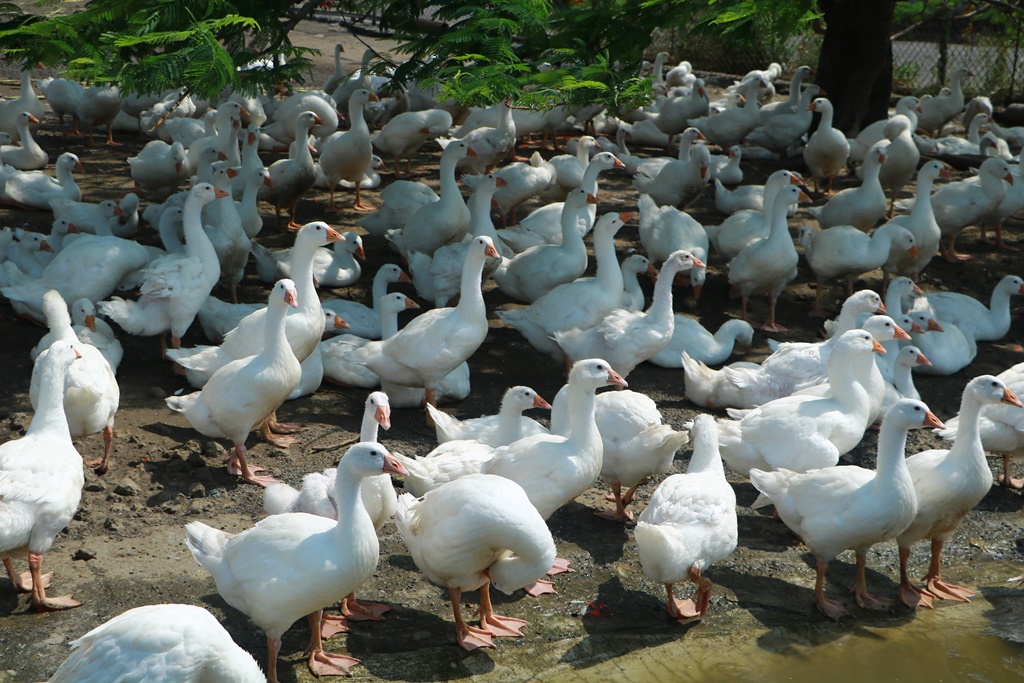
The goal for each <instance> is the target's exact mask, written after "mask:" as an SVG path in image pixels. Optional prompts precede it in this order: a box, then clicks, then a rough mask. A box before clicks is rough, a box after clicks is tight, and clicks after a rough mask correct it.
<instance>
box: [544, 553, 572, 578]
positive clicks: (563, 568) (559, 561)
mask: <svg viewBox="0 0 1024 683" xmlns="http://www.w3.org/2000/svg"><path fill="white" fill-rule="evenodd" d="M572 571H575V570H573V569H569V560H567V559H565V558H563V557H556V558H555V563H554V564H552V565H551V569H549V570H548V576H554V575H555V574H564V573H566V572H572Z"/></svg>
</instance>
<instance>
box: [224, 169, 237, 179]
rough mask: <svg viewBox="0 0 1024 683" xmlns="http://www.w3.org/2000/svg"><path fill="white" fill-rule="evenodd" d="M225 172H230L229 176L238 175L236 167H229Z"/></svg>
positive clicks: (234, 176)
mask: <svg viewBox="0 0 1024 683" xmlns="http://www.w3.org/2000/svg"><path fill="white" fill-rule="evenodd" d="M225 173H227V174H228V178H236V177H238V171H236V170H235V169H233V168H229V169H227V170H226V171H225Z"/></svg>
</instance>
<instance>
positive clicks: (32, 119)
mask: <svg viewBox="0 0 1024 683" xmlns="http://www.w3.org/2000/svg"><path fill="white" fill-rule="evenodd" d="M28 122H29V123H39V119H37V118H36V117H34V116H32V114H29V115H28Z"/></svg>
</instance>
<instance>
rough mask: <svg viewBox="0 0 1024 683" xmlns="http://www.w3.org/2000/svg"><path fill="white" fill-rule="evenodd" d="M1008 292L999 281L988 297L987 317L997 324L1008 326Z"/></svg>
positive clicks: (1007, 327)
mask: <svg viewBox="0 0 1024 683" xmlns="http://www.w3.org/2000/svg"><path fill="white" fill-rule="evenodd" d="M1010 296H1011V294H1010V292H1009V291H1008V290H1007V289H1006V287H1004V286H1003V285H1002V283H999V284H998V285H996V288H995V289H993V290H992V297H991V298H990V299H989V307H988V309H989V310H988V316H987V317H988V318H989V320H990V321H992V322H993V323H996V324H997V325H998V326H1000V327H1003V326H1005V327H1006V329H1009V328H1010Z"/></svg>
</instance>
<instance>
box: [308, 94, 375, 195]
mask: <svg viewBox="0 0 1024 683" xmlns="http://www.w3.org/2000/svg"><path fill="white" fill-rule="evenodd" d="M377 101H379V100H378V98H377V96H376V95H374V94H373V93H372V92H370V91H369V90H363V89H362V88H360V89H359V90H356V91H355V92H354V93H352V96H351V98H349V101H348V118H349V129H348V130H347V131H345V132H344V133H341V134H339V135H338V136H337V137H332V138H331V139H330V141H329V142H328V143H327V144H326V145H324V146H323V149H322V150H321V151H320V170H322V171H323V173H324V176H325V177H326V179H327V187H328V190H329V192H330V195H331V196H330V200H329V201H328V203H327V208H328V210H329V211H337V210H338V205H337V204H335V203H334V190H335V188H336V187H337V186H338V183H339V182H341V181H342V180H347V181H349V182H351V183H355V188H356V201H355V204H353V208H354V209H355V210H356V211H373V209H374V208H375V207H374V206H372V205H370V204H364V203H363V200H362V197H361V196H360V191H361V187H362V184H361V183H360V181H361V180H362V179H363V174H364V173H366V170H367V169H368V168H369V167H370V161H371V159H372V157H373V143H372V142H371V140H370V128H369V127H368V126H367V125H366V119H365V118H364V116H363V107H364V106H365V105H366V103H367V102H377Z"/></svg>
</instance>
